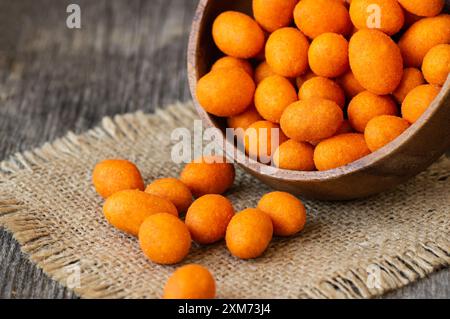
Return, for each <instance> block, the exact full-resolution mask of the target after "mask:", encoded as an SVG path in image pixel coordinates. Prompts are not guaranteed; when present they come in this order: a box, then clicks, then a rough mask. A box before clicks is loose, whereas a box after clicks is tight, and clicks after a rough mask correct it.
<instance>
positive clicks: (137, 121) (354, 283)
mask: <svg viewBox="0 0 450 319" xmlns="http://www.w3.org/2000/svg"><path fill="white" fill-rule="evenodd" d="M184 116H188V117H192V118H194V117H195V115H194V111H193V109H192V108H190V107H186V105H184V104H180V103H178V104H175V105H171V106H169V107H167V108H165V109H158V110H157V111H156V112H155V113H154V114H151V115H145V114H144V113H142V112H137V113H132V114H125V115H117V116H115V117H114V118H110V117H105V118H104V119H103V120H102V121H101V124H100V125H99V126H98V127H96V128H94V129H92V130H89V131H87V132H85V133H83V134H80V135H76V134H74V133H72V132H69V133H68V134H67V135H66V136H65V137H62V138H59V139H57V140H55V141H53V142H51V143H46V144H45V145H43V146H42V147H40V148H37V149H35V150H32V151H26V152H24V153H17V154H15V155H13V156H12V157H11V158H10V159H8V160H6V161H3V162H1V163H0V226H3V227H5V228H6V229H7V230H8V231H10V232H11V233H12V234H13V237H14V238H15V239H16V240H17V241H18V242H19V243H20V245H21V250H22V251H23V252H24V253H26V254H27V255H28V257H29V259H30V260H31V261H32V262H33V263H35V264H36V265H37V266H38V267H39V268H41V269H42V270H43V271H44V272H45V273H46V274H47V275H49V276H50V277H51V278H53V279H54V280H56V281H59V282H60V283H61V284H62V285H65V279H66V277H67V273H66V272H64V271H63V269H64V267H67V266H69V265H71V264H73V263H75V262H77V260H74V258H73V256H70V255H67V254H65V253H64V250H63V249H61V248H56V249H55V247H57V245H55V243H56V242H55V239H53V237H52V234H50V233H48V232H47V230H46V228H45V227H43V226H42V225H41V224H40V223H39V221H38V220H37V219H36V220H33V217H31V216H28V215H27V214H26V210H27V207H26V206H25V205H23V204H22V203H20V202H18V201H17V200H16V199H15V198H14V196H13V195H12V194H11V192H10V191H8V189H5V187H3V186H4V184H5V181H6V180H8V179H10V178H13V176H14V174H16V173H19V172H23V171H24V170H26V171H29V172H32V171H33V170H34V169H36V168H45V166H47V165H50V164H51V163H52V161H54V160H58V159H61V158H62V157H72V158H73V157H75V158H78V157H80V156H82V154H83V152H90V151H93V150H92V149H91V148H92V146H93V144H94V143H95V142H98V141H102V142H105V143H110V142H111V143H112V142H114V141H117V140H119V139H130V140H133V139H134V138H135V132H136V131H138V130H140V129H141V128H143V127H145V125H148V122H147V121H146V119H153V120H158V121H173V120H174V119H176V118H179V117H184ZM445 160H448V159H445ZM371 264H372V265H374V266H377V267H379V268H380V269H381V270H382V272H383V273H382V281H381V285H380V286H378V287H373V288H368V286H367V275H368V274H367V267H366V266H367V265H355V267H352V268H350V269H345V270H343V271H340V272H336V273H335V274H334V275H333V276H331V277H330V278H322V279H321V280H320V281H319V282H318V283H317V285H315V286H310V287H303V288H301V289H300V291H299V297H301V298H373V297H376V296H380V295H382V294H384V293H386V292H388V291H391V290H395V289H399V288H401V287H403V286H405V285H408V284H410V283H412V282H414V281H416V280H418V279H420V278H424V277H426V276H427V275H428V274H431V273H432V272H434V271H436V270H438V269H441V268H444V267H447V266H448V265H449V264H450V239H449V238H448V237H446V236H439V235H437V236H436V238H435V240H434V241H432V242H430V241H429V242H422V243H417V244H416V245H415V246H414V247H411V248H410V249H408V250H406V251H404V252H402V253H399V254H397V255H395V256H382V257H380V258H377V259H375V260H372V261H371ZM83 282H84V285H83V288H74V289H73V290H74V291H75V292H76V293H77V294H78V295H79V296H81V297H86V298H127V297H129V296H128V295H127V293H126V291H125V290H123V289H121V288H118V289H117V290H114V289H111V287H114V282H109V284H105V282H108V278H102V277H101V275H100V274H99V275H91V277H90V278H86V277H85V278H83ZM105 287H108V289H105Z"/></svg>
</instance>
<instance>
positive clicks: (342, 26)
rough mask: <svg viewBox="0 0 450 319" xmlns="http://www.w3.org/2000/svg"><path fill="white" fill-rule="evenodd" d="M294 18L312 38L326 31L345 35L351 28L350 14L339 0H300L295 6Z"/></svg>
mask: <svg viewBox="0 0 450 319" xmlns="http://www.w3.org/2000/svg"><path fill="white" fill-rule="evenodd" d="M294 20H295V24H296V25H297V27H298V28H299V29H300V30H301V31H302V32H303V33H304V34H306V35H307V36H308V37H310V38H312V39H314V38H316V37H317V36H319V35H321V34H322V33H326V32H333V33H339V34H342V35H347V34H349V33H350V31H351V29H352V23H351V21H350V15H349V13H348V10H347V8H346V7H345V6H344V3H343V1H341V0H331V1H330V0H301V1H300V2H299V3H298V4H297V6H296V7H295V10H294Z"/></svg>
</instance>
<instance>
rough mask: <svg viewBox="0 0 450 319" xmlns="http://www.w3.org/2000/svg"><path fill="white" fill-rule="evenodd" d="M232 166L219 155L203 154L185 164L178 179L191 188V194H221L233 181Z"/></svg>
mask: <svg viewBox="0 0 450 319" xmlns="http://www.w3.org/2000/svg"><path fill="white" fill-rule="evenodd" d="M234 177H235V171H234V166H233V165H232V164H230V163H226V162H225V159H223V158H221V157H214V156H205V157H203V158H201V159H197V160H194V162H192V163H189V164H187V165H186V166H185V167H184V169H183V171H182V172H181V175H180V180H181V181H182V182H183V183H184V184H185V185H186V186H187V187H188V188H189V189H190V190H191V192H192V195H194V196H195V197H201V196H203V195H207V194H223V193H225V192H226V191H227V190H228V189H229V188H231V186H232V185H233V183H234Z"/></svg>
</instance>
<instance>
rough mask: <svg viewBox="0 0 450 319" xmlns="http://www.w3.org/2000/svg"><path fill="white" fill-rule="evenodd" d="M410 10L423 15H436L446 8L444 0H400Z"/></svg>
mask: <svg viewBox="0 0 450 319" xmlns="http://www.w3.org/2000/svg"><path fill="white" fill-rule="evenodd" d="M398 2H399V3H400V4H401V5H402V7H403V8H404V9H405V10H407V11H408V12H410V13H412V14H414V15H417V16H421V17H434V16H436V15H438V14H439V13H441V11H442V9H443V8H444V5H445V1H444V0H425V1H424V0H398Z"/></svg>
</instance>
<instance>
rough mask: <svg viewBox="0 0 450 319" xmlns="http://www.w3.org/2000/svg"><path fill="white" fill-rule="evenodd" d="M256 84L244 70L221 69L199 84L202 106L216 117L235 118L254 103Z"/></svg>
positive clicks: (199, 96) (198, 96)
mask: <svg viewBox="0 0 450 319" xmlns="http://www.w3.org/2000/svg"><path fill="white" fill-rule="evenodd" d="M254 93H255V83H254V82H253V79H252V78H251V77H250V75H248V74H247V72H246V71H245V70H244V69H242V68H219V69H216V70H214V71H212V72H210V73H208V74H206V75H205V76H204V77H202V78H201V79H200V80H199V81H198V83H197V99H198V101H199V103H200V105H201V106H202V107H203V108H204V109H205V110H206V111H207V112H208V113H211V114H213V115H216V116H234V115H238V114H240V113H242V112H244V111H245V110H246V109H247V108H248V107H249V106H250V105H251V103H252V102H253V95H254Z"/></svg>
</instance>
